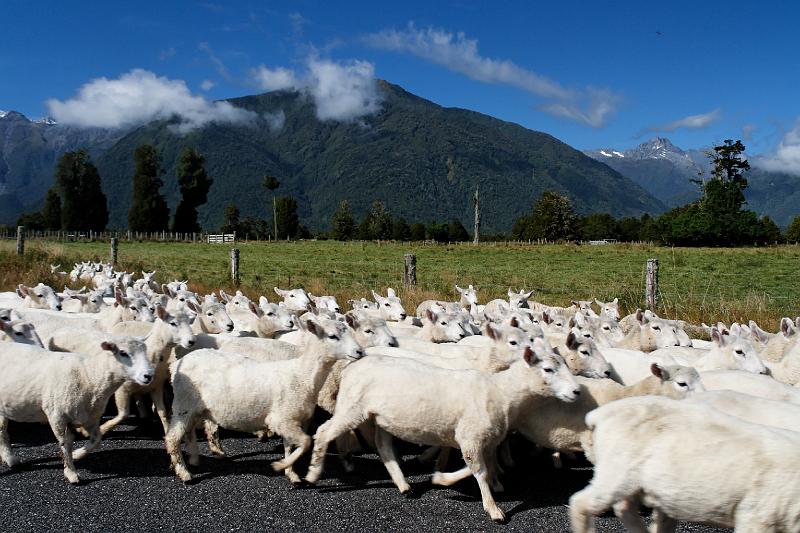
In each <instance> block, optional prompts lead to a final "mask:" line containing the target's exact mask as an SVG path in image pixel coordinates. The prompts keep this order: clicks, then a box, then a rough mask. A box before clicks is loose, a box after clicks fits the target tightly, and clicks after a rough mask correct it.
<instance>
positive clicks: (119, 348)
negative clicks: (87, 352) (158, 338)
mask: <svg viewBox="0 0 800 533" xmlns="http://www.w3.org/2000/svg"><path fill="white" fill-rule="evenodd" d="M100 346H101V347H102V348H103V350H107V351H109V352H111V353H112V354H113V356H114V358H115V359H116V360H117V361H118V362H119V363H121V364H122V367H123V368H124V369H125V375H126V376H127V378H128V379H129V380H131V381H133V382H135V383H137V384H138V385H149V384H150V383H151V382H152V381H153V376H154V375H155V370H154V369H153V365H152V364H150V360H149V359H148V357H147V348H146V347H145V345H144V343H143V342H142V341H139V340H135V339H129V340H119V341H118V342H104V343H102V344H101V345H100Z"/></svg>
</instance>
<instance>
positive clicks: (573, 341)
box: [567, 331, 580, 350]
mask: <svg viewBox="0 0 800 533" xmlns="http://www.w3.org/2000/svg"><path fill="white" fill-rule="evenodd" d="M579 346H580V344H578V338H577V337H576V336H575V333H574V332H572V331H570V332H569V335H567V348H569V349H570V350H577V349H578V347H579Z"/></svg>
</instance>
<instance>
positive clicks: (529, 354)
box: [522, 346, 539, 366]
mask: <svg viewBox="0 0 800 533" xmlns="http://www.w3.org/2000/svg"><path fill="white" fill-rule="evenodd" d="M522 359H523V360H524V361H525V362H526V363H527V364H528V366H533V365H535V364H536V363H538V362H539V358H538V357H537V356H536V352H534V351H533V350H532V349H531V347H530V346H526V347H525V352H523V354H522Z"/></svg>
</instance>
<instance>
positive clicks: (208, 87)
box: [200, 80, 216, 91]
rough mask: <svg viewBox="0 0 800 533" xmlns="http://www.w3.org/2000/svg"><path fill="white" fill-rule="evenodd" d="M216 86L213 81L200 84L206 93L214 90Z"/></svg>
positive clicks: (204, 81)
mask: <svg viewBox="0 0 800 533" xmlns="http://www.w3.org/2000/svg"><path fill="white" fill-rule="evenodd" d="M215 85H216V83H214V82H213V81H211V80H203V81H202V82H200V88H201V89H203V90H204V91H210V90H211V89H213V88H214V86H215Z"/></svg>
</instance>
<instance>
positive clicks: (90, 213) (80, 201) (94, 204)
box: [53, 150, 108, 231]
mask: <svg viewBox="0 0 800 533" xmlns="http://www.w3.org/2000/svg"><path fill="white" fill-rule="evenodd" d="M54 188H55V192H56V193H57V194H58V196H60V210H61V223H60V225H59V227H60V228H61V229H65V230H79V231H87V230H96V231H102V230H104V229H105V228H106V225H107V224H108V204H107V201H106V196H105V194H103V189H102V183H101V179H100V173H99V172H98V171H97V167H95V166H94V164H92V162H91V160H90V159H89V155H88V154H87V153H86V151H85V150H78V151H75V152H64V155H62V156H61V158H60V159H59V160H58V165H57V166H56V175H55V185H54ZM53 200H54V199H53Z"/></svg>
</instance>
